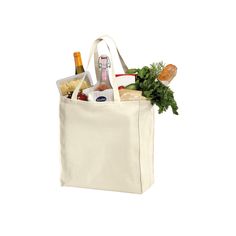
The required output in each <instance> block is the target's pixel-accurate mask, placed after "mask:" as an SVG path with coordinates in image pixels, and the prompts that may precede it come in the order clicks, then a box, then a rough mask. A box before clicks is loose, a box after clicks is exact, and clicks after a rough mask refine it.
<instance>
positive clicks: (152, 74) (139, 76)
mask: <svg viewBox="0 0 236 236" xmlns="http://www.w3.org/2000/svg"><path fill="white" fill-rule="evenodd" d="M164 67H165V65H164V64H163V62H159V63H153V64H151V65H150V67H148V66H144V67H143V68H141V69H129V70H128V72H127V73H128V74H136V82H135V83H136V85H137V88H138V90H141V91H142V95H143V96H144V97H146V98H147V99H148V100H150V102H151V104H152V105H154V104H155V105H157V106H158V107H159V111H158V112H159V113H162V112H164V111H166V110H167V109H168V108H169V107H171V108H172V112H173V113H174V114H175V115H178V111H177V110H178V106H177V103H176V101H175V99H174V92H173V91H172V90H171V89H170V88H169V87H168V86H166V85H164V84H163V83H162V82H160V81H159V80H158V79H157V77H158V75H159V74H160V73H161V71H162V70H163V69H164Z"/></svg>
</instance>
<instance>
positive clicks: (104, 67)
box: [94, 55, 112, 91]
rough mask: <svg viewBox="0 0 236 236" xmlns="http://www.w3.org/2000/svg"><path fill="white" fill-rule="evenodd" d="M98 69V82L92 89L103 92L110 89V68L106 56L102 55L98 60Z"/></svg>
mask: <svg viewBox="0 0 236 236" xmlns="http://www.w3.org/2000/svg"><path fill="white" fill-rule="evenodd" d="M98 67H99V69H100V74H99V78H98V82H97V84H96V85H95V87H94V91H104V90H106V89H112V86H111V83H110V79H109V71H108V68H110V67H111V65H110V60H109V57H108V56H107V55H102V56H100V57H99V59H98Z"/></svg>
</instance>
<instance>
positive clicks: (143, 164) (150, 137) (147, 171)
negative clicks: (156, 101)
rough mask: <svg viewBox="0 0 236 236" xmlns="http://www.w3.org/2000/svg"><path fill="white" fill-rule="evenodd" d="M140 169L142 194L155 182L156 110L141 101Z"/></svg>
mask: <svg viewBox="0 0 236 236" xmlns="http://www.w3.org/2000/svg"><path fill="white" fill-rule="evenodd" d="M139 136H140V168H141V181H142V192H144V191H145V190H147V189H148V188H149V187H150V186H151V185H152V184H153V182H154V163H153V162H154V161H153V159H154V158H153V157H154V108H153V106H151V104H150V103H146V102H141V101H140V111H139Z"/></svg>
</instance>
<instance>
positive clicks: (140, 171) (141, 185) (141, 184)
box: [138, 101, 143, 193]
mask: <svg viewBox="0 0 236 236" xmlns="http://www.w3.org/2000/svg"><path fill="white" fill-rule="evenodd" d="M138 142H139V173H140V187H141V193H142V192H143V183H142V170H141V157H140V156H141V155H140V154H141V151H140V148H141V146H140V145H141V143H140V101H139V110H138Z"/></svg>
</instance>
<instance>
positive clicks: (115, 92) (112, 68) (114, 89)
mask: <svg viewBox="0 0 236 236" xmlns="http://www.w3.org/2000/svg"><path fill="white" fill-rule="evenodd" d="M103 40H104V39H103V38H98V39H96V40H95V41H94V43H93V45H92V47H91V49H90V53H89V59H88V64H87V67H86V71H85V73H84V76H83V78H82V79H81V81H80V83H79V84H78V85H77V87H76V88H75V90H74V92H73V94H72V97H71V100H77V94H78V93H79V91H80V87H81V85H82V83H83V81H84V79H85V77H86V74H87V71H88V67H89V64H90V61H91V58H92V56H93V54H95V51H96V52H97V45H98V44H99V43H100V42H101V41H103ZM108 49H109V47H108ZM110 54H111V53H110ZM110 62H111V72H112V77H111V79H110V83H111V86H112V88H113V92H114V101H120V95H119V91H118V87H117V85H116V82H115V70H114V64H113V58H112V54H111V56H110ZM95 67H96V66H95Z"/></svg>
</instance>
